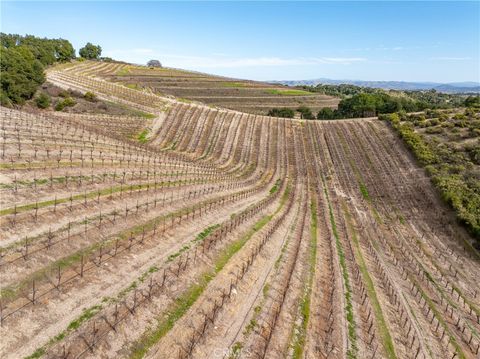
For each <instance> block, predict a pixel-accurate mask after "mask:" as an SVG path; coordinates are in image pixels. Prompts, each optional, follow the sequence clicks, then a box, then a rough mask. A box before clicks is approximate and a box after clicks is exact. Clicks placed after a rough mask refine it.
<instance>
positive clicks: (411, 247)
mask: <svg viewBox="0 0 480 359" xmlns="http://www.w3.org/2000/svg"><path fill="white" fill-rule="evenodd" d="M97 70H99V71H100V70H101V71H106V70H105V67H102V66H99V67H96V66H95V65H91V64H89V65H85V66H78V67H71V68H70V69H69V70H68V71H67V70H65V69H64V70H61V71H50V72H49V74H48V78H49V81H51V82H53V83H55V84H56V85H58V86H60V87H64V88H74V89H76V90H80V91H87V90H88V91H93V92H95V94H97V95H98V96H99V97H101V98H106V99H109V100H112V101H116V102H119V103H124V104H128V105H129V106H132V107H135V108H137V109H140V110H142V111H147V112H149V113H153V114H155V116H156V117H155V118H154V119H153V120H148V121H147V120H145V119H144V121H145V122H144V123H142V124H141V125H140V126H139V124H138V123H136V122H135V121H132V119H131V118H128V119H125V118H123V117H121V116H118V117H115V116H111V117H102V118H101V119H100V120H99V119H97V118H96V117H95V115H84V116H81V115H62V116H54V115H50V114H46V115H44V116H39V115H32V114H28V113H25V112H21V111H15V110H8V109H5V108H1V111H0V116H1V126H2V163H1V177H0V178H1V186H2V188H1V191H2V196H1V205H2V209H1V210H0V217H1V223H2V225H1V238H2V239H1V242H0V244H1V248H2V250H1V262H0V273H1V284H2V288H1V295H2V297H1V305H0V309H1V313H0V318H1V324H2V325H1V328H0V335H1V338H2V340H1V349H0V354H1V356H2V357H4V358H22V357H28V356H29V357H30V358H40V357H44V358H80V357H81V358H99V357H102V358H141V357H147V358H234V357H240V358H285V357H292V358H303V357H305V358H415V359H416V358H478V355H479V347H480V337H479V333H480V298H479V293H478V292H479V290H480V287H479V284H478V278H479V277H480V266H479V265H478V264H479V254H478V252H476V251H475V250H474V249H473V248H472V246H471V240H472V239H471V238H470V237H469V236H468V235H467V234H466V233H465V231H464V230H463V229H462V228H461V227H459V226H458V225H457V224H456V221H455V218H454V215H453V213H451V212H450V211H449V210H448V209H447V208H446V207H444V206H443V205H442V203H441V202H440V201H439V200H438V198H437V194H436V193H435V192H434V190H433V189H432V187H431V185H430V182H429V181H428V179H427V177H426V176H425V174H424V172H423V171H422V170H421V169H419V168H418V167H417V166H416V164H415V162H414V161H413V159H412V158H411V156H410V154H409V153H408V152H407V150H406V149H405V148H404V146H403V144H402V143H401V142H400V140H399V138H398V137H397V136H396V135H395V133H393V132H392V130H391V129H390V128H389V127H388V126H387V125H386V124H385V123H384V122H381V121H378V120H372V119H370V120H345V121H336V122H335V121H322V122H320V121H298V120H285V119H278V118H272V117H264V116H260V115H254V114H247V113H243V112H238V111H231V110H226V109H221V108H211V107H209V106H205V105H201V104H193V103H184V102H180V101H177V100H175V99H171V98H165V97H160V96H158V95H155V94H152V93H148V92H146V91H139V90H135V89H131V88H128V87H125V86H122V85H120V84H116V83H112V82H108V81H106V80H102V79H99V77H102V76H100V74H97V73H96V71H97ZM137 132H142V133H145V136H144V137H145V139H146V140H147V141H146V143H140V142H139V141H136V140H134V139H132V136H131V133H137Z"/></svg>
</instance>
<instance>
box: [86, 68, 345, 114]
mask: <svg viewBox="0 0 480 359" xmlns="http://www.w3.org/2000/svg"><path fill="white" fill-rule="evenodd" d="M84 66H86V68H89V67H90V65H89V64H86V65H84ZM96 75H97V76H101V77H102V78H105V79H107V80H109V81H113V82H117V83H121V84H125V85H127V86H129V87H131V88H138V89H146V90H148V91H151V92H153V93H156V94H159V95H171V96H174V97H177V98H180V99H182V100H183V101H185V102H188V101H196V102H202V103H206V104H209V105H212V106H220V107H223V108H228V109H232V110H237V111H243V112H248V113H254V114H266V113H267V112H268V111H269V110H270V109H272V108H278V107H290V108H293V109H295V108H297V107H299V106H307V107H309V108H311V109H312V110H313V111H314V112H315V113H316V112H318V110H319V109H320V108H323V107H332V108H335V107H336V105H337V104H338V101H339V100H338V99H337V98H335V97H331V96H325V95H321V94H312V93H310V92H307V91H299V90H292V89H290V88H288V87H286V86H281V85H272V84H267V83H262V82H256V81H247V80H238V79H231V78H225V77H219V76H214V75H209V74H203V73H198V72H190V71H185V70H178V69H171V68H147V67H143V66H134V65H125V64H103V65H100V66H99V67H98V68H96Z"/></svg>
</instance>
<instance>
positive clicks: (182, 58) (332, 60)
mask: <svg viewBox="0 0 480 359" xmlns="http://www.w3.org/2000/svg"><path fill="white" fill-rule="evenodd" d="M146 55H148V58H147V57H146ZM105 56H109V57H115V58H118V59H121V60H124V61H129V62H134V63H146V62H147V61H148V60H149V59H150V58H157V59H159V60H160V61H161V62H162V63H163V64H164V65H166V66H172V67H179V68H182V67H184V68H192V67H194V68H239V67H262V66H305V65H320V64H325V65H328V64H334V65H350V64H353V63H358V62H366V61H368V60H367V59H366V58H364V57H293V58H282V57H275V56H272V57H269V56H264V57H239V58H236V57H230V56H227V55H225V54H220V53H216V54H213V56H189V55H178V54H165V53H164V54H161V53H159V52H157V51H155V50H153V49H141V48H140V49H132V50H106V51H105Z"/></svg>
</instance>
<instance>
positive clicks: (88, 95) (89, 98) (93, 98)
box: [83, 91, 98, 102]
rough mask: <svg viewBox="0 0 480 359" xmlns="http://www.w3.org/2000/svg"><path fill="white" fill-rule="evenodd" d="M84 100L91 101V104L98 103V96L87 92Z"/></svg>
mask: <svg viewBox="0 0 480 359" xmlns="http://www.w3.org/2000/svg"><path fill="white" fill-rule="evenodd" d="M83 98H84V99H85V100H87V101H90V102H97V100H98V99H97V95H95V94H94V93H93V92H90V91H88V92H86V93H85V95H83Z"/></svg>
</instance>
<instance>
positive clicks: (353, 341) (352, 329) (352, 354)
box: [322, 176, 358, 359]
mask: <svg viewBox="0 0 480 359" xmlns="http://www.w3.org/2000/svg"><path fill="white" fill-rule="evenodd" d="M322 182H323V191H324V193H325V196H326V198H327V203H328V211H329V215H330V223H331V225H332V232H333V236H334V237H335V245H336V247H337V253H338V257H339V262H340V269H341V270H342V277H343V284H344V287H345V302H346V304H345V314H346V319H347V323H348V324H347V326H348V338H349V340H350V345H349V348H347V358H349V359H354V358H357V354H358V345H357V332H356V326H357V324H356V322H355V315H354V313H353V304H352V287H351V285H350V276H349V274H348V268H347V262H346V260H345V252H344V249H343V246H342V243H341V242H340V238H339V236H338V231H337V224H336V222H335V215H334V213H333V208H332V205H331V203H330V198H329V196H328V192H327V188H326V186H325V180H324V178H323V176H322Z"/></svg>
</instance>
